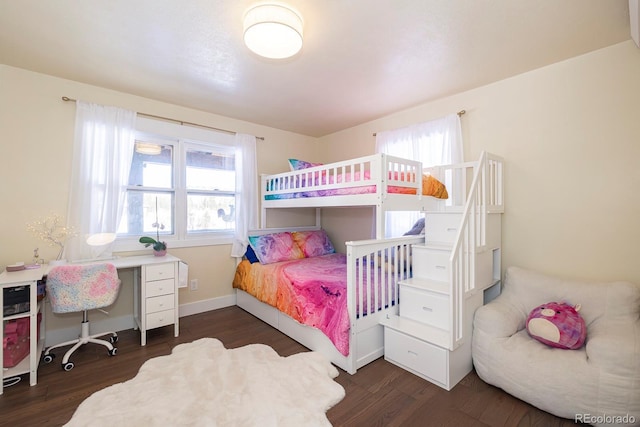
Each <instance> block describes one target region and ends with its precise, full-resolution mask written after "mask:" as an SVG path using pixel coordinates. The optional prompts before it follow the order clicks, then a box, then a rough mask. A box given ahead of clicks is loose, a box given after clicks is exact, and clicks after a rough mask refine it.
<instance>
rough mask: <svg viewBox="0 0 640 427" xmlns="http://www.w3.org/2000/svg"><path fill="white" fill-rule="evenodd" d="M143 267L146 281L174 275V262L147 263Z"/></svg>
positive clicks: (168, 277)
mask: <svg viewBox="0 0 640 427" xmlns="http://www.w3.org/2000/svg"><path fill="white" fill-rule="evenodd" d="M145 268H146V280H147V282H150V281H153V280H162V279H171V278H173V277H175V268H174V263H169V264H157V265H147V266H146V267H145Z"/></svg>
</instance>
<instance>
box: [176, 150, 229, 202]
mask: <svg viewBox="0 0 640 427" xmlns="http://www.w3.org/2000/svg"><path fill="white" fill-rule="evenodd" d="M186 179H187V182H186V183H187V189H188V190H208V191H231V192H233V191H235V188H236V174H235V160H234V155H233V153H231V152H211V151H208V152H207V151H200V150H187V165H186Z"/></svg>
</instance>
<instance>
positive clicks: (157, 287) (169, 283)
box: [146, 279, 176, 298]
mask: <svg viewBox="0 0 640 427" xmlns="http://www.w3.org/2000/svg"><path fill="white" fill-rule="evenodd" d="M175 287H176V281H175V279H165V280H156V281H155V282H148V283H147V284H146V289H147V298H149V297H156V296H158V295H169V294H171V295H173V294H174V293H175V291H176V289H175Z"/></svg>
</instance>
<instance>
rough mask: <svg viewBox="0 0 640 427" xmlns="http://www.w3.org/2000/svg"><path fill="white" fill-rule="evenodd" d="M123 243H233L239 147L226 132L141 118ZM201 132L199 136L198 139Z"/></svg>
mask: <svg viewBox="0 0 640 427" xmlns="http://www.w3.org/2000/svg"><path fill="white" fill-rule="evenodd" d="M138 120H139V122H140V123H141V125H142V126H141V128H142V129H141V130H138V132H137V134H136V143H135V149H134V152H133V157H132V162H131V169H130V173H129V181H128V187H127V191H126V201H125V208H124V213H123V216H122V219H121V221H120V224H119V227H118V249H119V250H129V249H140V244H139V243H138V238H139V237H140V236H144V235H148V236H152V237H154V238H155V234H156V224H157V225H158V230H157V231H158V232H159V234H160V239H161V240H163V241H167V243H168V245H169V246H170V247H184V246H197V245H200V244H215V243H228V242H229V241H230V239H231V238H232V236H233V232H234V230H235V196H236V194H235V192H236V180H235V176H236V174H235V149H234V147H233V145H232V142H233V140H232V137H231V136H230V135H228V134H223V133H220V132H214V131H208V130H204V129H199V128H189V127H185V126H179V125H173V124H170V123H166V122H158V123H149V122H153V121H152V120H148V119H140V118H139V119H138ZM195 138H197V139H195Z"/></svg>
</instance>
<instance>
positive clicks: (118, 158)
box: [64, 101, 136, 261]
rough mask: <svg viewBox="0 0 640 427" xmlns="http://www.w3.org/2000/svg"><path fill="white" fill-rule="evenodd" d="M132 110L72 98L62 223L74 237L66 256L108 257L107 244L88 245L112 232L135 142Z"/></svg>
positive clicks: (68, 244)
mask: <svg viewBox="0 0 640 427" xmlns="http://www.w3.org/2000/svg"><path fill="white" fill-rule="evenodd" d="M135 124H136V113H135V112H134V111H129V110H124V109H121V108H116V107H109V106H103V105H97V104H90V103H85V102H82V101H77V103H76V125H75V140H74V149H73V166H72V172H71V186H70V187H71V191H70V194H69V208H68V212H67V224H68V225H69V226H71V227H73V228H74V229H75V231H76V233H77V235H76V236H75V237H74V238H72V239H69V241H68V242H67V244H66V245H65V252H64V257H65V258H66V259H67V260H71V261H73V260H82V259H93V258H97V257H109V256H111V244H110V243H105V244H103V245H99V246H90V245H89V244H87V238H89V237H90V236H95V235H97V234H100V233H105V234H106V235H113V236H114V237H115V233H116V231H117V229H118V222H119V221H120V218H121V217H122V211H123V209H124V203H125V196H126V187H127V183H128V179H129V169H130V168H131V160H132V157H133V149H134V145H135Z"/></svg>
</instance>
